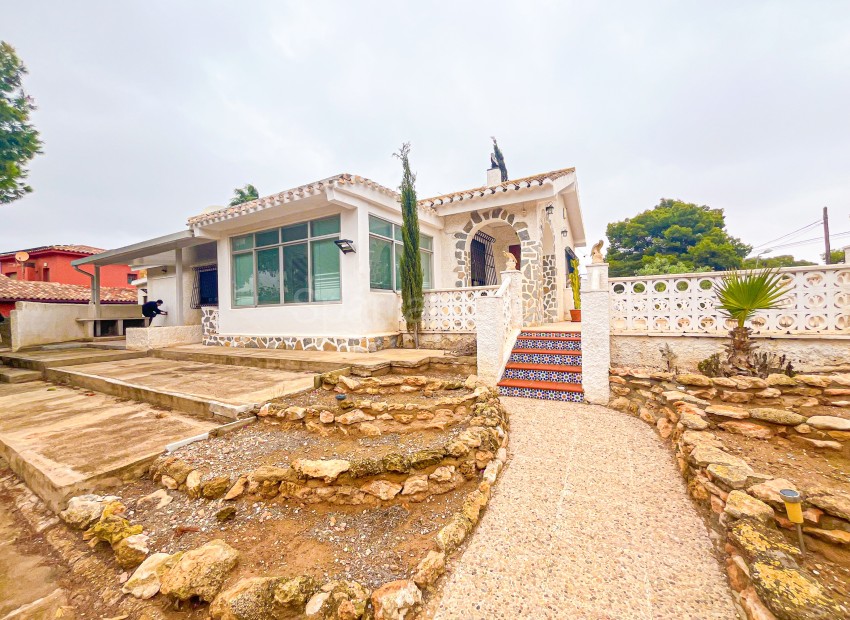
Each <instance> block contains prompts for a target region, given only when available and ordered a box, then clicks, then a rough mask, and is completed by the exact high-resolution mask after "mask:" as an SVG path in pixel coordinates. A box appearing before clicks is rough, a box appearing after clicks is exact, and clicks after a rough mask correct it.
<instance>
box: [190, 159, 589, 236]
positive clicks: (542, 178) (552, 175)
mask: <svg viewBox="0 0 850 620" xmlns="http://www.w3.org/2000/svg"><path fill="white" fill-rule="evenodd" d="M574 171H575V168H563V169H561V170H553V171H552V172H544V173H541V174H535V175H532V176H529V177H523V178H521V179H513V180H510V181H505V182H504V183H501V184H500V185H494V186H493V187H475V188H473V189H467V190H463V191H460V192H454V193H451V194H444V195H442V196H435V197H433V198H425V199H423V200H420V201H419V207H420V208H422V209H428V210H431V211H432V212H433V209H434V207H436V206H439V205H442V204H446V203H449V202H454V201H457V200H464V199H469V198H477V197H481V196H487V195H490V194H495V193H496V192H498V191H505V192H506V191H511V190H522V189H525V188H528V187H536V186H540V185H543V184H544V183H545V182H546V181H554V180H555V179H558V178H560V177H562V176H566V175H567V174H569V173H571V172H574ZM342 185H363V186H365V187H369V188H372V189H374V190H377V191H379V192H380V193H382V194H384V195H386V196H390V197H391V198H394V199H396V200H398V199H399V194H398V192H395V191H393V190H391V189H389V188H388V187H384V186H383V185H381V184H379V183H376V182H375V181H372V180H370V179H367V178H365V177H361V176H357V175H355V174H348V173H343V174H337V175H335V176H332V177H328V178H327V179H322V180H321V181H314V182H312V183H307V184H306V185H300V186H299V187H295V188H293V189H287V190H284V191H282V192H278V193H277V194H272V195H270V196H265V197H263V198H258V199H257V200H251V201H250V202H244V203H242V204H241V205H236V206H235V207H222V208H221V209H217V210H215V211H209V212H207V213H201V214H200V215H196V216H193V217H190V218H189V220H188V222H187V224H188V225H189V226H205V225H207V224H212V223H214V222H220V221H222V220H228V219H231V218H234V217H239V216H240V215H244V214H246V213H251V212H254V211H262V210H264V209H268V208H269V207H276V206H279V205H283V204H286V203H288V202H293V201H295V200H299V199H301V198H305V197H307V196H313V195H316V194H318V193H320V192H323V191H325V190H326V189H327V188H329V187H335V186H342Z"/></svg>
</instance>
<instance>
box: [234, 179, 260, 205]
mask: <svg viewBox="0 0 850 620" xmlns="http://www.w3.org/2000/svg"><path fill="white" fill-rule="evenodd" d="M259 197H260V194H258V193H257V188H256V187H254V186H253V185H251V184H250V183H248V185H246V186H245V187H237V188H236V189H234V190H233V198H231V199H230V206H231V207H235V206H236V205H241V204H242V203H243V202H251V201H252V200H256V199H257V198H259Z"/></svg>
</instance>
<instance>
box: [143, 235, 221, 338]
mask: <svg viewBox="0 0 850 620" xmlns="http://www.w3.org/2000/svg"><path fill="white" fill-rule="evenodd" d="M215 262H216V250H215V246H213V245H212V244H209V245H202V246H195V247H191V248H186V249H184V250H183V325H200V324H201V309H200V308H192V289H193V288H194V286H195V270H194V269H193V267H198V266H201V265H210V264H213V263H215ZM163 270H164V271H163ZM176 280H177V276H176V273H175V268H174V267H173V266H169V267H151V268H149V269H148V283H147V286H146V287H145V288H147V290H148V301H156V300H157V299H161V300H162V308H161V309H162V310H163V311H165V312H168V316H159V317H157V318H156V319H155V320H154V325H156V326H158V327H166V326H168V327H175V326H177V325H178V322H177V288H176Z"/></svg>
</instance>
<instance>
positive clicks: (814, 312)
mask: <svg viewBox="0 0 850 620" xmlns="http://www.w3.org/2000/svg"><path fill="white" fill-rule="evenodd" d="M777 271H778V272H779V273H780V274H781V275H782V278H783V281H784V282H786V283H788V284H790V285H791V289H790V290H789V292H788V294H787V295H786V296H785V297H784V298H783V307H782V308H781V309H778V310H770V311H761V312H758V313H757V314H756V316H755V317H753V319H752V320H751V321H749V322H748V326H749V327H751V328H752V329H753V332H754V333H756V334H760V335H779V334H787V335H804V334H813V335H814V334H821V335H823V334H827V335H841V334H843V335H850V265H843V264H842V265H829V266H821V267H784V268H782V269H779V270H777ZM724 275H725V274H724V272H712V273H688V274H676V275H667V276H642V277H635V278H610V279H609V281H608V287H609V292H610V297H611V332H612V333H614V334H640V333H645V334H726V333H728V331H729V330H730V329H731V328H732V327H734V326H735V322H734V321H731V320H730V319H729V318H727V317H725V316H723V314H721V312H720V311H719V310H718V309H717V296H716V295H715V293H714V285H715V284H717V283H719V282H720V280H721V279H722V278H723V276H724Z"/></svg>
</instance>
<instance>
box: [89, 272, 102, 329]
mask: <svg viewBox="0 0 850 620" xmlns="http://www.w3.org/2000/svg"><path fill="white" fill-rule="evenodd" d="M91 301H92V304H93V305H94V317H95V318H96V319H99V318H100V265H95V266H94V277H93V278H92V287H91Z"/></svg>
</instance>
